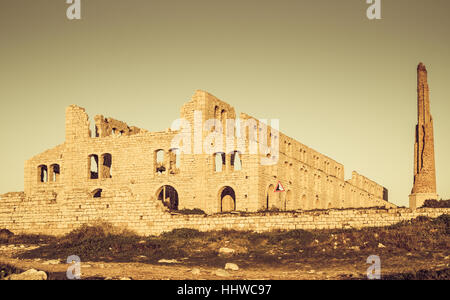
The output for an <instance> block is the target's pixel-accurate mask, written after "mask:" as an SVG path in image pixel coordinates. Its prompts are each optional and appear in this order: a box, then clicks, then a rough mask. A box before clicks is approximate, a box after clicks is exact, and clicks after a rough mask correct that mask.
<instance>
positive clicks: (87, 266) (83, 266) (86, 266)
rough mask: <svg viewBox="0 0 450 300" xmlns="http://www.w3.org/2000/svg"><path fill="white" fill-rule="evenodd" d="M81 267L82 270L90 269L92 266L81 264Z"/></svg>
mask: <svg viewBox="0 0 450 300" xmlns="http://www.w3.org/2000/svg"><path fill="white" fill-rule="evenodd" d="M81 267H82V268H91V267H92V266H91V265H87V264H82V265H81Z"/></svg>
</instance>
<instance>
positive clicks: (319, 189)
mask: <svg viewBox="0 0 450 300" xmlns="http://www.w3.org/2000/svg"><path fill="white" fill-rule="evenodd" d="M181 118H182V119H183V120H185V121H186V122H187V123H188V124H192V127H195V126H196V125H198V124H195V123H199V122H200V123H201V125H200V126H201V127H200V128H202V130H201V131H200V133H199V132H192V133H189V135H190V136H191V137H193V138H194V139H195V135H197V137H198V135H199V136H200V137H201V138H202V142H204V141H205V140H207V136H208V133H209V132H207V131H206V130H204V126H203V124H204V123H205V122H207V120H210V119H218V120H220V121H221V122H223V123H222V124H223V125H224V126H219V127H222V129H221V130H223V131H225V130H227V129H226V128H227V125H226V124H227V122H225V120H227V119H236V115H235V111H234V108H233V107H232V106H230V105H229V104H227V103H225V102H223V101H221V100H219V99H217V98H216V97H214V96H212V95H211V94H209V93H207V92H204V91H196V93H195V94H194V96H193V97H192V99H191V100H190V101H189V102H187V103H185V104H184V105H183V106H182V108H181ZM239 119H240V120H246V121H248V122H247V123H246V124H247V125H249V124H250V125H251V126H254V128H253V129H256V128H258V129H259V130H258V131H257V133H256V134H254V135H251V134H250V132H251V129H252V128H250V127H251V126H250V125H249V126H247V127H248V128H247V130H244V131H242V132H244V137H243V139H242V140H241V145H240V147H238V146H235V147H236V148H235V149H232V148H230V146H234V145H237V144H239V142H237V139H236V138H235V137H234V138H233V137H232V138H228V137H227V138H225V139H224V141H223V142H224V145H225V147H224V149H227V150H226V151H225V150H224V151H220V152H215V153H199V152H196V151H195V149H194V148H195V147H197V146H198V145H195V142H193V143H192V144H191V145H188V146H189V149H190V150H192V151H180V149H177V148H174V147H173V141H174V140H176V138H177V135H179V134H180V131H181V129H180V130H170V129H168V130H166V131H162V132H148V131H146V130H143V129H140V128H136V127H131V126H129V125H127V124H126V123H124V122H120V121H117V120H114V119H110V118H105V117H103V116H96V117H95V118H94V120H95V132H91V130H90V121H89V118H88V115H87V114H86V112H85V110H84V109H83V108H80V107H78V106H75V105H71V106H69V107H68V108H67V109H66V120H65V130H66V135H65V141H64V143H62V144H61V145H58V146H56V147H54V148H52V149H50V150H47V151H45V152H43V153H40V154H38V155H36V156H34V157H32V158H31V159H29V160H27V161H26V162H25V168H24V172H25V174H24V192H22V193H8V194H5V195H2V199H1V202H0V212H1V213H0V228H1V227H6V228H12V229H13V230H14V229H17V230H19V231H27V230H31V229H33V228H40V229H42V230H44V231H45V229H50V228H53V229H55V230H57V229H58V228H60V229H62V228H64V229H67V228H69V229H70V228H72V227H76V226H78V225H81V224H83V223H87V222H89V221H92V220H96V219H102V220H105V221H109V222H112V223H114V224H117V225H126V226H129V227H132V228H133V227H135V228H137V227H139V226H141V225H140V224H144V225H145V228H150V227H151V226H154V225H155V223H154V222H155V218H156V217H157V216H161V215H164V214H168V211H169V210H172V211H176V210H181V209H201V210H203V211H205V212H206V213H208V214H213V213H220V212H226V211H244V212H257V211H261V210H270V209H274V210H311V209H329V208H352V207H353V208H359V207H394V205H393V204H391V203H389V202H388V201H387V200H388V194H387V190H386V189H385V188H384V187H383V186H381V185H379V184H377V183H376V182H374V181H372V180H370V179H368V178H366V177H364V176H362V175H360V174H358V173H357V172H353V173H352V178H351V179H350V180H345V179H344V166H343V165H342V164H340V163H338V162H336V161H334V160H333V159H331V158H329V157H327V156H325V155H323V154H321V153H319V152H317V151H315V150H313V149H311V148H309V147H307V146H305V145H303V144H302V143H300V142H298V141H296V140H294V139H292V138H290V137H288V136H286V135H284V134H283V133H281V132H278V131H276V130H274V129H273V128H272V127H267V130H264V131H262V130H261V126H260V125H261V123H260V121H258V120H257V119H256V118H253V117H251V116H249V115H247V114H244V113H242V114H241V115H240V117H239ZM213 130H215V129H213ZM194 131H195V130H194ZM266 142H267V144H269V148H268V149H270V144H271V143H272V144H273V143H277V145H278V147H279V149H278V150H279V151H278V153H277V154H276V155H277V157H276V160H274V161H273V162H274V163H272V164H262V163H261V160H262V159H264V158H268V157H270V155H271V153H270V151H262V152H261V151H260V149H261V148H260V147H259V145H260V144H261V143H263V144H266ZM242 143H243V144H242ZM255 145H256V147H254V149H253V150H255V149H256V152H252V151H249V148H251V147H253V146H255ZM186 146H187V145H184V146H183V147H186ZM189 152H190V153H189ZM279 182H280V183H281V184H282V186H283V190H282V191H275V190H276V186H277V184H278V183H279ZM430 192H432V191H430ZM144 225H142V226H144ZM142 228H143V227H142ZM42 230H41V231H42ZM35 231H38V230H35Z"/></svg>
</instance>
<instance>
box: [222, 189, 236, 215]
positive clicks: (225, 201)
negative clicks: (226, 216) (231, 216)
mask: <svg viewBox="0 0 450 300" xmlns="http://www.w3.org/2000/svg"><path fill="white" fill-rule="evenodd" d="M219 200H220V211H221V212H227V211H233V210H236V193H235V192H234V190H233V188H232V187H229V186H224V187H223V188H221V189H220V191H219Z"/></svg>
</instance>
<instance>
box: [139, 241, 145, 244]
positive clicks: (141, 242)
mask: <svg viewBox="0 0 450 300" xmlns="http://www.w3.org/2000/svg"><path fill="white" fill-rule="evenodd" d="M146 242H147V241H145V240H141V241H139V242H138V244H145V243H146Z"/></svg>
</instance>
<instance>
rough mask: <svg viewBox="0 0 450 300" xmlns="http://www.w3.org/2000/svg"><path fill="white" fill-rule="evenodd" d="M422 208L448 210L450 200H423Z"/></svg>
mask: <svg viewBox="0 0 450 300" xmlns="http://www.w3.org/2000/svg"><path fill="white" fill-rule="evenodd" d="M422 207H430V208H450V200H425V202H424V203H423V206H422Z"/></svg>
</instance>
